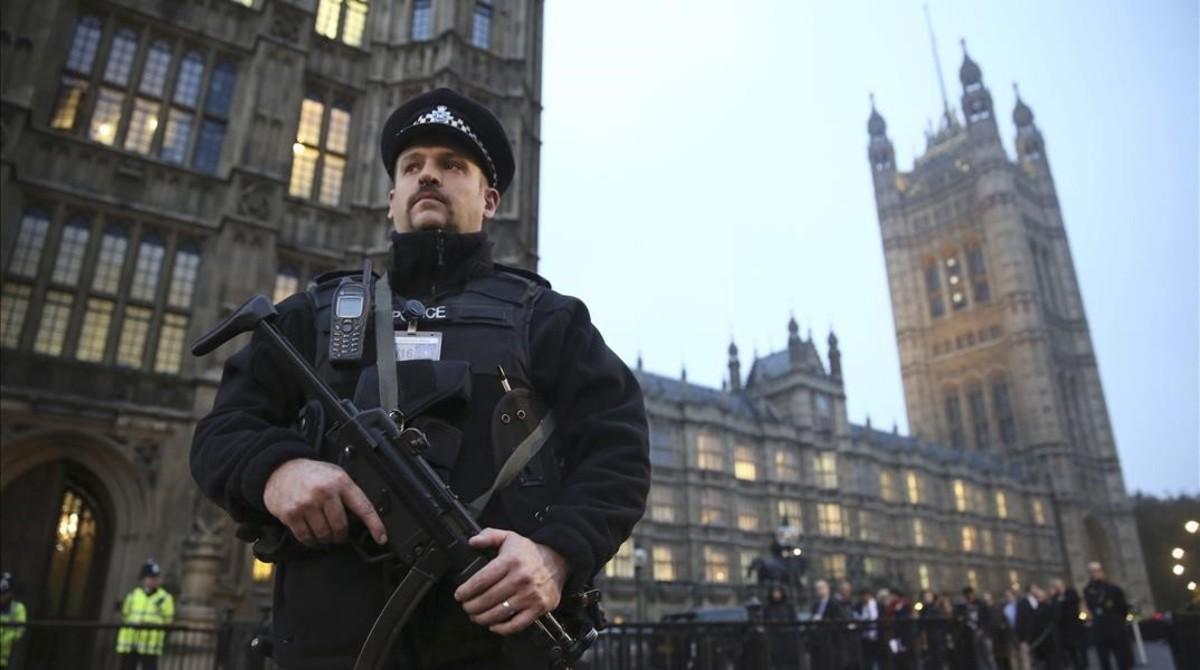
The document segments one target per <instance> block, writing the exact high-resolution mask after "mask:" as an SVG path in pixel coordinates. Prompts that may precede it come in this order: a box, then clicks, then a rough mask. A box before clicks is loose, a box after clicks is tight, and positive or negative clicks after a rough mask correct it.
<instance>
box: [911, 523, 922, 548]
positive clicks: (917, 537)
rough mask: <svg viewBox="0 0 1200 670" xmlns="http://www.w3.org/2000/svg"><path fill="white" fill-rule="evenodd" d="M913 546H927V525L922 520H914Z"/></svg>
mask: <svg viewBox="0 0 1200 670" xmlns="http://www.w3.org/2000/svg"><path fill="white" fill-rule="evenodd" d="M912 529H913V546H917V547H924V546H925V524H924V523H923V522H922V521H921V520H920V519H913V522H912Z"/></svg>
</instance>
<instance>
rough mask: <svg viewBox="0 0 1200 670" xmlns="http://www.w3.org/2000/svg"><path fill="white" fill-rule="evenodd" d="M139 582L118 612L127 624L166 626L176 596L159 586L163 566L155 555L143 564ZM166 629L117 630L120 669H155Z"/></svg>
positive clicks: (173, 610) (171, 613)
mask: <svg viewBox="0 0 1200 670" xmlns="http://www.w3.org/2000/svg"><path fill="white" fill-rule="evenodd" d="M141 578H142V584H141V586H138V587H136V588H134V589H133V590H132V591H130V592H129V595H127V596H125V602H124V604H122V605H121V616H122V618H123V620H124V622H125V623H127V624H142V625H151V626H153V625H158V626H165V625H167V624H169V623H171V621H172V620H174V618H175V599H174V598H172V597H171V594H170V593H168V592H167V590H166V589H164V588H162V585H161V581H162V569H161V568H159V567H158V563H155V562H154V559H150V560H148V561H146V563H145V565H143V566H142V572H141ZM166 638H167V633H166V631H164V630H154V629H152V628H149V629H148V628H122V629H121V630H120V631H119V632H118V633H117V654H118V655H120V657H121V670H136V669H137V668H138V666H139V664H140V665H141V668H142V670H157V668H158V657H159V656H162V652H163V643H164V642H165V641H166Z"/></svg>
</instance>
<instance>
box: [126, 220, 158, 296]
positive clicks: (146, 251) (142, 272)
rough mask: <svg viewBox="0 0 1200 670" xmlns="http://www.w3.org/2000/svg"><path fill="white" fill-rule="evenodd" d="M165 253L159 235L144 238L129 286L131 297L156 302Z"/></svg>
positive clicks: (139, 247)
mask: <svg viewBox="0 0 1200 670" xmlns="http://www.w3.org/2000/svg"><path fill="white" fill-rule="evenodd" d="M165 253H166V249H165V247H164V246H163V241H162V238H160V237H158V236H157V235H147V236H145V237H143V238H142V242H141V244H139V245H138V257H137V264H136V265H134V267H133V282H132V283H131V284H130V285H129V296H130V297H132V298H135V299H137V300H147V301H151V300H154V292H155V291H156V290H157V289H158V276H159V274H160V273H161V271H162V262H163V255H164V254H165Z"/></svg>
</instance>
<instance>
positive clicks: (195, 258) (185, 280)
mask: <svg viewBox="0 0 1200 670" xmlns="http://www.w3.org/2000/svg"><path fill="white" fill-rule="evenodd" d="M199 269H200V252H198V251H196V250H195V249H193V248H191V247H183V248H181V249H180V250H179V251H176V252H175V264H174V266H173V267H172V268H171V288H170V290H169V291H168V292H167V304H168V305H170V306H172V307H183V308H185V309H186V308H188V307H191V306H192V294H193V293H195V291H196V275H197V274H198V272H199Z"/></svg>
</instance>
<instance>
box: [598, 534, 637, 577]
mask: <svg viewBox="0 0 1200 670" xmlns="http://www.w3.org/2000/svg"><path fill="white" fill-rule="evenodd" d="M633 574H634V572H633V538H632V537H631V538H628V539H626V540H625V541H624V542H622V543H621V546H620V547H618V548H617V553H616V554H614V555H613V557H612V558H611V559H609V561H608V563H605V564H604V576H605V577H620V578H624V579H629V578H631V577H633Z"/></svg>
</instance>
